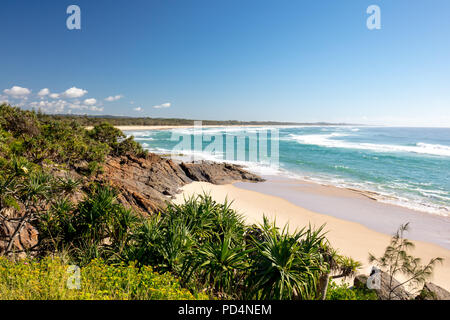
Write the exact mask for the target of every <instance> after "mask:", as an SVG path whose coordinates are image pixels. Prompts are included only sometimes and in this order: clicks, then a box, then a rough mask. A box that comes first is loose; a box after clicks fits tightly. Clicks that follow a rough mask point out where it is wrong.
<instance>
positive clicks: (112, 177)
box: [0, 154, 263, 255]
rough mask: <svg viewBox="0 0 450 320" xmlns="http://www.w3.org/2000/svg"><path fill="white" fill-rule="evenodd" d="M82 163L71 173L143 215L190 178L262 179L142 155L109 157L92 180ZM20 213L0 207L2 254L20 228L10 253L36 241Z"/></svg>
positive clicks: (232, 168) (233, 169) (220, 166)
mask: <svg viewBox="0 0 450 320" xmlns="http://www.w3.org/2000/svg"><path fill="white" fill-rule="evenodd" d="M85 166H87V162H86V163H81V164H79V168H78V169H79V170H77V167H76V166H75V167H74V169H75V170H74V171H72V172H70V175H71V176H72V177H76V178H80V179H82V180H84V181H83V184H86V183H88V182H89V181H92V180H95V181H99V182H103V183H107V184H109V185H111V186H113V187H115V188H116V189H117V190H118V191H119V192H118V200H119V201H120V202H121V203H122V204H123V205H125V206H126V207H129V208H132V209H133V210H135V211H136V212H138V213H141V214H144V215H145V214H150V213H152V212H155V211H158V210H160V209H162V208H164V207H165V206H166V203H167V201H168V200H170V199H171V197H172V196H174V195H175V194H176V193H177V192H178V191H179V189H180V187H182V186H183V185H185V184H188V183H190V182H192V181H206V182H211V183H214V184H226V183H231V182H234V181H252V182H256V181H263V180H262V179H261V178H260V177H258V176H256V175H254V174H252V173H249V172H247V171H245V170H244V169H242V168H241V167H240V166H236V165H231V164H226V163H214V162H199V163H181V164H179V163H176V162H174V161H172V160H170V159H165V158H162V157H160V156H158V155H156V154H148V155H147V156H146V157H145V158H137V157H134V156H122V157H109V158H108V159H107V160H106V162H105V163H104V164H103V172H102V173H101V174H100V175H98V176H96V177H94V178H91V179H89V178H86V177H82V176H81V175H79V174H78V173H77V171H82V168H83V167H85ZM49 169H50V170H51V171H52V174H53V175H54V176H56V177H58V176H60V177H62V176H64V175H65V174H66V172H63V171H60V170H56V169H55V170H52V168H49ZM83 197H84V195H83V193H82V192H77V193H76V194H74V195H72V196H71V200H72V201H73V202H74V203H78V202H79V201H81V200H82V199H83ZM0 209H1V208H0ZM23 214H24V210H19V211H16V210H9V209H3V210H0V255H1V254H4V253H5V251H6V249H7V247H8V244H9V242H10V240H11V237H12V236H13V235H14V234H15V233H16V230H19V229H20V232H19V233H18V234H16V236H15V237H14V241H13V245H12V247H11V250H10V251H11V252H15V253H19V254H20V255H24V254H25V252H26V251H27V250H29V249H31V248H33V247H35V246H36V245H37V244H38V232H37V230H36V228H35V227H34V226H33V224H32V223H30V222H28V221H26V222H25V223H23V226H20V225H19V224H20V223H21V220H22V219H21V217H22V216H23Z"/></svg>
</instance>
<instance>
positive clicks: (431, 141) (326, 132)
mask: <svg viewBox="0 0 450 320" xmlns="http://www.w3.org/2000/svg"><path fill="white" fill-rule="evenodd" d="M267 132H271V133H270V134H269V135H267ZM126 133H127V134H128V135H133V136H135V138H136V140H137V141H139V142H140V143H142V145H143V146H144V147H145V148H146V149H148V150H150V151H153V152H156V153H163V154H168V153H174V154H178V155H179V154H183V155H184V156H185V157H186V156H189V155H190V156H192V155H195V156H196V158H195V159H196V160H198V159H207V160H216V161H231V162H237V163H240V164H243V165H244V166H246V167H247V168H248V169H249V170H251V171H254V172H256V173H258V174H261V175H265V176H268V175H282V176H288V177H293V178H301V179H308V180H312V181H317V182H320V183H323V184H329V185H335V186H340V187H350V188H357V189H361V190H367V191H373V192H376V193H377V194H378V195H379V199H380V200H381V201H385V202H389V203H395V204H398V205H402V206H405V207H409V208H413V209H417V210H420V211H425V212H428V213H432V214H439V215H444V216H450V128H398V127H355V126H352V127H350V126H322V127H321V126H314V127H311V126H304V127H278V128H275V127H273V128H269V129H267V128H255V127H251V128H248V127H247V128H244V127H243V128H237V127H233V128H227V129H225V128H204V129H203V130H201V131H200V130H194V129H175V130H171V131H153V130H149V131H133V132H131V131H129V132H126ZM180 137H182V138H180ZM202 137H203V140H204V141H203V142H201V143H197V144H195V143H193V142H194V141H197V142H198V141H202V140H201V139H202ZM211 137H213V138H211ZM243 137H244V138H243ZM198 139H200V140H198ZM227 139H228V140H227ZM239 139H240V140H239ZM181 140H184V141H185V143H184V144H183V143H180V141H181ZM187 141H189V143H191V146H192V145H193V146H194V147H193V148H192V150H189V148H187V147H186V142H187ZM211 141H212V142H211ZM233 141H234V152H235V155H234V158H233V156H231V157H230V155H229V153H230V149H229V148H230V147H229V146H230V144H233ZM237 141H241V144H240V148H242V149H244V150H245V152H244V153H242V154H241V156H238V155H236V154H238V153H239V152H238V151H237V150H238V148H239V142H237ZM268 141H269V142H268ZM212 145H214V146H215V148H212V147H211V146H212ZM222 146H223V148H222ZM264 146H268V150H269V151H267V152H266V151H265V149H264ZM277 146H278V148H277V149H278V152H276V147H277ZM272 147H273V148H272ZM227 148H228V149H227ZM232 148H233V147H232ZM212 149H214V152H211V150H212ZM227 150H228V151H227ZM231 150H232V149H231ZM272 150H273V151H272ZM227 152H228V153H227ZM261 154H265V155H268V157H264V156H261ZM275 158H276V159H275ZM274 160H276V161H274Z"/></svg>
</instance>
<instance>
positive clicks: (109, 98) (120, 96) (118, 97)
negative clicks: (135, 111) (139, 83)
mask: <svg viewBox="0 0 450 320" xmlns="http://www.w3.org/2000/svg"><path fill="white" fill-rule="evenodd" d="M122 98H123V95H121V94H119V95H117V96H109V97H107V98H106V99H105V100H106V101H108V102H112V101H117V100H119V99H122Z"/></svg>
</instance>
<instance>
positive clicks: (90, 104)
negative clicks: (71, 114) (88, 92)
mask: <svg viewBox="0 0 450 320" xmlns="http://www.w3.org/2000/svg"><path fill="white" fill-rule="evenodd" d="M96 103H97V99H94V98H90V99H86V100H84V104H86V105H88V106H93V105H94V104H96Z"/></svg>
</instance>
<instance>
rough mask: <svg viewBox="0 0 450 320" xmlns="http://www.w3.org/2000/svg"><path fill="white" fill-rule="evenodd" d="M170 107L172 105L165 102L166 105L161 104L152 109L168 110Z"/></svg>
mask: <svg viewBox="0 0 450 320" xmlns="http://www.w3.org/2000/svg"><path fill="white" fill-rule="evenodd" d="M171 105H172V104H171V103H170V102H166V103H163V104H159V105H156V106H153V108H155V109H163V108H170V106H171Z"/></svg>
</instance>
